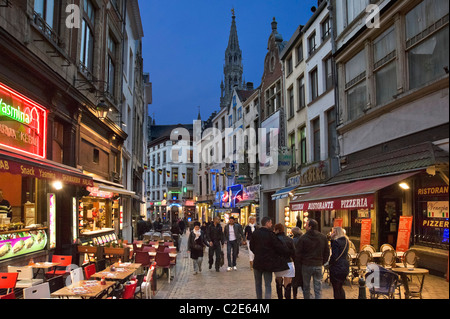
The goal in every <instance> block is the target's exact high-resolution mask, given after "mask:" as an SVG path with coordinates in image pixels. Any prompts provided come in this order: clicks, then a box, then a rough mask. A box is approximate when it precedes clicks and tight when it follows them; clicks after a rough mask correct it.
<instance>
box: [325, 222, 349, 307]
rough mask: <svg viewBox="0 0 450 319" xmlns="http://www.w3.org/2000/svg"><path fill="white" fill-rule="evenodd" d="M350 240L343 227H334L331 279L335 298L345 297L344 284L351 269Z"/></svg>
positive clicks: (332, 234) (332, 233)
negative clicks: (348, 256)
mask: <svg viewBox="0 0 450 319" xmlns="http://www.w3.org/2000/svg"><path fill="white" fill-rule="evenodd" d="M348 248H349V242H348V238H347V236H346V235H345V231H344V230H343V229H342V228H341V227H333V230H332V232H331V257H330V262H329V264H330V281H331V285H332V286H333V293H334V299H345V290H344V288H343V285H344V283H345V280H346V278H347V276H348V273H349V271H350V265H349V262H348V260H347V254H348Z"/></svg>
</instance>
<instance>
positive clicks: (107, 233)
mask: <svg viewBox="0 0 450 319" xmlns="http://www.w3.org/2000/svg"><path fill="white" fill-rule="evenodd" d="M117 239H118V238H117V236H116V234H115V232H114V229H113V228H103V229H98V230H94V231H85V232H83V233H81V234H80V242H81V245H89V246H104V245H106V244H109V243H117Z"/></svg>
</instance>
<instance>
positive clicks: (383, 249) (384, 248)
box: [380, 244, 395, 252]
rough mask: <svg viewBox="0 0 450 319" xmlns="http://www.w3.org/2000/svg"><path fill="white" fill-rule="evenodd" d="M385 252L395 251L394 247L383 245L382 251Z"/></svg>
mask: <svg viewBox="0 0 450 319" xmlns="http://www.w3.org/2000/svg"><path fill="white" fill-rule="evenodd" d="M385 250H394V251H395V249H394V247H392V245H390V244H383V245H381V247H380V251H381V252H384V251H385Z"/></svg>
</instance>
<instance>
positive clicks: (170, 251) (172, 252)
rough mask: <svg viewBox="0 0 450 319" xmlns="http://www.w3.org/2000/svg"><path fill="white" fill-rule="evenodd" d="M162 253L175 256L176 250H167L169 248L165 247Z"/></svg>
mask: <svg viewBox="0 0 450 319" xmlns="http://www.w3.org/2000/svg"><path fill="white" fill-rule="evenodd" d="M164 252H165V253H170V254H176V253H177V249H176V248H169V247H166V248H165V249H164Z"/></svg>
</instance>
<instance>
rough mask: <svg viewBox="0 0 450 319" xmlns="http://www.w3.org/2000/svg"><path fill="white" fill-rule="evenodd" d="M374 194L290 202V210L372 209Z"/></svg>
mask: <svg viewBox="0 0 450 319" xmlns="http://www.w3.org/2000/svg"><path fill="white" fill-rule="evenodd" d="M373 204H374V196H373V195H370V196H365V197H358V198H343V199H332V200H323V201H312V202H302V203H296V202H293V203H291V205H290V206H291V210H292V211H307V210H333V209H373Z"/></svg>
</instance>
